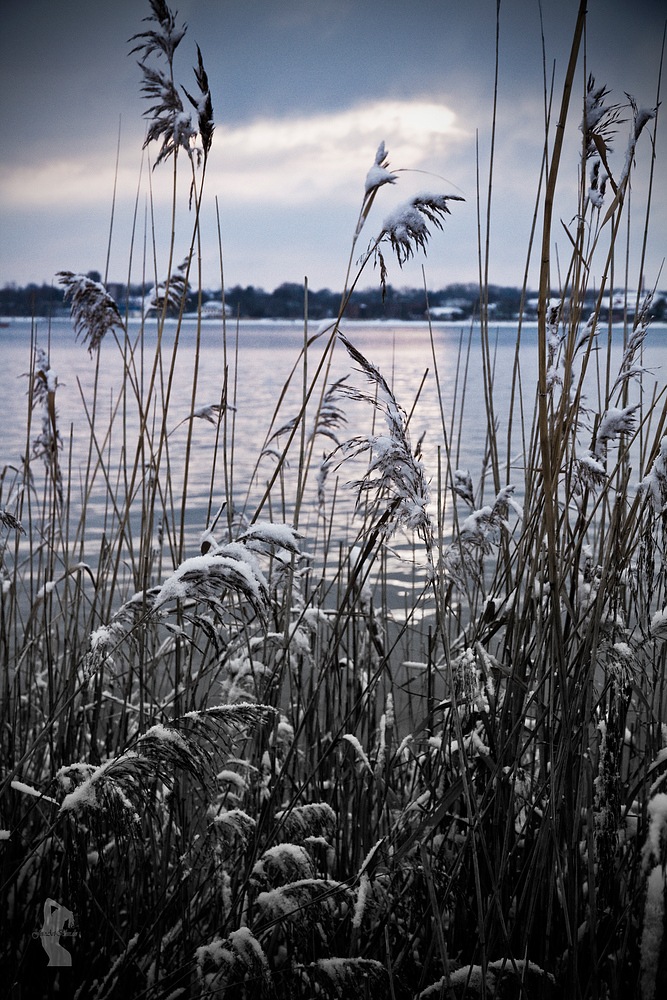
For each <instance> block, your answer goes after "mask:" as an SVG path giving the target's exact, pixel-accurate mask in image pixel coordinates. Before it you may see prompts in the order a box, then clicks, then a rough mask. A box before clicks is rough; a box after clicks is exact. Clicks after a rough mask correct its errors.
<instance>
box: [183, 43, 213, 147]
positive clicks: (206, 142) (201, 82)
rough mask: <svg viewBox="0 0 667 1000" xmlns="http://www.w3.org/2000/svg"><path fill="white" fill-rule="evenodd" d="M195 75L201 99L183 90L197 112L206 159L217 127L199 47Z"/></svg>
mask: <svg viewBox="0 0 667 1000" xmlns="http://www.w3.org/2000/svg"><path fill="white" fill-rule="evenodd" d="M194 73H195V79H196V81H197V86H198V87H199V97H192V95H191V94H189V93H188V91H187V90H185V87H183V90H184V92H185V94H186V96H187V98H188V100H189V101H190V103H191V104H192V106H193V108H194V109H195V110H196V112H197V126H198V128H199V135H200V136H201V142H202V148H203V151H204V159H206V157H207V156H208V154H209V152H210V149H211V143H212V142H213V131H214V129H215V125H214V123H213V104H212V102H211V90H210V87H209V83H208V76H207V75H206V70H205V69H204V60H203V59H202V54H201V49H200V48H199V46H197V67H196V69H195V71H194Z"/></svg>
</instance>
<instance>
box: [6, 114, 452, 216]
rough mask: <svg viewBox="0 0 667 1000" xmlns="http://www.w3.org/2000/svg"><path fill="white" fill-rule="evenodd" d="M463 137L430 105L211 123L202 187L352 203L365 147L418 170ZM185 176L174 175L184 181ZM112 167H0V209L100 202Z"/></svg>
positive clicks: (129, 173)
mask: <svg viewBox="0 0 667 1000" xmlns="http://www.w3.org/2000/svg"><path fill="white" fill-rule="evenodd" d="M468 138H469V135H468V133H467V132H466V131H465V130H464V129H462V128H461V127H460V125H459V124H458V123H457V116H456V114H455V113H454V111H452V110H451V109H450V108H449V107H447V106H445V105H444V104H439V103H435V102H433V101H416V100H412V101H392V100H384V101H376V102H372V103H366V104H363V105H359V106H357V107H353V108H350V109H348V110H346V111H337V112H331V113H320V114H316V115H311V116H308V117H299V118H296V117H290V118H282V119H260V120H256V121H254V122H252V123H250V124H249V125H244V126H241V127H237V128H230V127H226V126H224V125H219V126H218V127H217V129H216V132H215V136H214V146H213V151H212V153H211V158H210V161H209V172H208V178H207V187H208V190H209V191H216V192H220V193H221V194H222V195H223V197H224V199H225V200H226V201H227V202H228V203H229V202H230V201H233V202H237V203H239V204H253V205H257V204H264V205H271V204H274V205H289V204H292V205H294V204H304V203H308V202H316V201H317V200H318V199H320V198H321V197H322V196H325V195H326V196H327V197H328V198H331V197H335V198H336V199H339V200H343V201H345V202H350V201H357V200H359V198H360V196H361V192H362V190H363V182H364V178H365V176H366V171H367V170H368V169H369V167H370V165H371V163H372V162H373V155H374V153H375V149H376V148H377V146H378V145H379V143H380V142H381V141H383V140H384V141H385V142H386V144H387V148H388V149H389V151H390V156H391V164H392V167H394V168H396V167H403V168H412V169H414V168H420V167H424V166H425V165H427V164H428V163H430V162H432V161H433V159H434V158H437V159H438V161H439V162H441V161H442V159H443V156H444V155H445V154H446V152H447V149H448V148H450V147H451V146H452V145H453V144H458V143H460V142H461V140H466V139H468ZM136 163H137V156H136V151H135V152H134V153H132V154H129V153H125V154H123V156H122V159H121V165H120V169H119V175H118V193H119V195H120V196H121V197H122V195H123V194H125V195H127V196H129V195H132V196H133V195H134V193H135V191H136V185H137V174H136ZM187 172H188V171H187V169H186V170H185V171H184V174H185V173H187ZM113 180H114V164H113V162H102V161H100V159H99V158H98V157H93V158H86V159H84V160H81V159H79V158H77V159H71V160H69V159H66V158H62V157H61V158H59V159H58V160H52V161H46V162H44V161H43V162H40V163H39V164H34V165H30V164H25V163H24V164H22V165H21V167H20V168H6V169H5V170H4V171H3V174H2V176H0V202H2V203H3V204H4V205H6V206H11V207H13V208H15V209H16V208H20V207H24V208H35V207H40V206H54V205H55V204H59V205H61V206H63V205H74V204H77V205H82V204H91V203H93V202H98V201H99V200H100V199H102V200H107V199H109V198H110V195H111V191H112V189H113ZM170 183H171V178H170V171H169V170H165V169H162V170H160V169H158V170H157V171H155V173H154V174H153V180H152V186H153V195H154V197H155V199H156V200H157V201H162V200H165V199H168V198H169V197H170Z"/></svg>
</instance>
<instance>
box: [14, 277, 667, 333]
mask: <svg viewBox="0 0 667 1000" xmlns="http://www.w3.org/2000/svg"><path fill="white" fill-rule="evenodd" d="M88 277H90V278H92V279H93V280H96V281H99V280H100V275H99V272H97V271H90V272H89V273H88ZM106 287H107V290H108V291H109V293H110V294H111V295H112V296H113V298H114V299H115V300H116V302H117V303H118V306H119V308H120V311H121V314H123V313H124V312H125V309H126V308H127V309H129V311H130V314H132V313H134V314H135V315H136V314H137V312H141V311H142V310H143V309H144V308H145V306H146V305H147V304H148V302H149V301H150V298H151V293H152V289H153V286H152V284H144V285H140V284H139V285H134V284H133V285H130V286H129V288H128V287H127V285H124V284H122V283H120V282H109V283H108V284H107V286H106ZM556 294H557V293H556V292H554V295H556ZM340 298H341V295H340V292H335V291H331V290H330V289H328V288H322V289H319V290H318V291H312V290H310V289H309V290H308V316H309V318H310V319H312V320H322V319H327V318H329V317H333V316H337V315H338V309H339V306H340ZM589 298H590V302H588V301H587V302H586V303H585V305H586V306H588V307H589V308H591V309H592V308H593V306H594V294H593V293H592V292H591V293H590V296H589ZM211 300H214V301H221V292H220V290H219V289H218V290H217V291H211V290H206V291H203V292H202V301H203V302H207V301H211ZM197 302H198V293H197V292H195V291H193V290H192V289H189V290H188V295H187V298H186V302H185V312H193V311H195V310H196V309H197ZM488 302H489V308H490V311H491V315H492V317H493V318H494V319H497V320H511V319H515V318H517V317H518V314H519V311H520V309H521V289H519V288H514V287H511V286H504V285H489V286H488ZM225 305H226V311H227V314H228V315H229V316H231V317H237V316H238V317H240V318H241V319H301V318H302V317H303V315H304V305H305V295H304V287H303V285H300V284H297V283H296V282H284V283H283V284H281V285H279V286H278V287H277V288H275V289H274V290H273V291H272V292H266V291H265V290H264V289H263V288H257V287H255V286H254V285H247V286H246V287H245V288H244V287H242V286H241V285H235V286H234V287H233V288H231V289H229V290H226V291H225ZM625 308H626V306H625V304H624V303H621V302H616V300H615V299H614V303H613V311H614V314H615V315H616V314H617V313H620V314H621V315H622V314H623V312H624V310H625ZM428 309H429V310H430V312H431V315H432V316H433V317H434V318H436V319H469V318H471V317H474V316H475V315H476V314H477V313H478V312H479V286H478V285H477V284H475V283H469V284H461V283H458V284H450V285H447V286H446V287H445V288H442V289H440V290H438V291H435V292H429V298H428ZM627 310H628V313H629V314H632V312H633V311H634V302H631V301H629V302H628V303H627ZM535 311H536V299H535V297H534V293H531V292H528V293H527V294H526V296H525V300H524V312H525V313H526V314H528V315H530V314H531V313H532V312H535ZM0 315H2V316H24V317H25V316H36V317H46V316H63V315H69V306H68V304H67V303H66V302H65V301H64V290H63V289H62V288H60V287H58V286H56V285H51V284H46V283H43V284H41V285H37V284H34V283H31V284H28V285H26V286H24V287H18V286H17V285H15V284H14V283H11V284H6V285H5V286H4V288H2V289H0ZM426 315H427V302H426V296H425V294H424V290H423V289H415V288H400V289H398V288H394V287H393V286H392V285H388V286H387V288H386V293H385V296H384V298H383V296H382V291H381V289H380V288H379V287H378V288H365V289H362V290H359V291H354V292H353V293H352V295H351V296H350V301H349V303H348V306H347V308H346V311H345V316H346V317H347V318H348V319H388V320H390V319H392V320H421V319H424V318H425V317H426ZM651 315H652V318H653V319H654V320H657V321H661V320H664V319H665V318H667V295H666V294H665V293H659V294H658V295H656V296H655V297H654V301H653V305H652V309H651Z"/></svg>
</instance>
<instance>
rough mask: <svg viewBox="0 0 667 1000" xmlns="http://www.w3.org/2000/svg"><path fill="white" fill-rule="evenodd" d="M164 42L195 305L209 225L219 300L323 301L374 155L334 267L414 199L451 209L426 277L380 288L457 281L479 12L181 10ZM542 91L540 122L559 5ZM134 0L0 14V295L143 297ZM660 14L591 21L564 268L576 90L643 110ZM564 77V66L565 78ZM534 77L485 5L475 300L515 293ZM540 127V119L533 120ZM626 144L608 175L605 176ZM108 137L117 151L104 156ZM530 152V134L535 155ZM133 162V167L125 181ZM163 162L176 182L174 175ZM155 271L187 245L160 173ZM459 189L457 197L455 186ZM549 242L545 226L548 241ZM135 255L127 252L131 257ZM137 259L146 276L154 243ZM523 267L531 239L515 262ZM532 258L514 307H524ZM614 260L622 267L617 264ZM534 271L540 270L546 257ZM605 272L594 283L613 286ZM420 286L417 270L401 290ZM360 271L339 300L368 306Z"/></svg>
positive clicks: (559, 55) (422, 260) (665, 8)
mask: <svg viewBox="0 0 667 1000" xmlns="http://www.w3.org/2000/svg"><path fill="white" fill-rule="evenodd" d="M170 6H171V7H172V9H177V10H178V21H179V22H185V23H186V24H187V32H186V34H185V36H184V38H183V40H182V42H181V43H180V45H179V47H178V49H177V51H176V56H175V68H176V76H177V79H178V80H179V81H180V83H181V84H182V85H184V86H185V87H186V88H187V89H188V90H189V91H190V92H191V93H192V92H193V88H194V86H195V81H194V76H193V69H192V68H193V66H194V65H195V63H196V44H197V43H198V44H199V46H200V48H201V51H202V56H203V59H204V65H205V67H206V71H207V73H208V77H209V83H210V89H211V94H212V100H213V110H214V119H215V123H216V130H215V134H214V140H213V147H212V150H211V155H210V158H209V163H208V167H207V176H206V183H205V191H204V198H203V202H202V226H201V236H202V239H201V257H202V275H203V284H204V286H205V287H209V288H215V287H218V288H219V287H220V282H221V277H220V273H221V272H220V253H219V240H218V229H217V221H216V220H217V217H218V216H219V220H220V238H221V243H222V256H223V262H224V280H225V284H226V286H227V287H232V286H234V285H236V284H241V285H244V286H246V285H255V286H259V287H263V288H265V289H267V290H271V289H273V288H274V287H276V286H277V285H279V284H280V283H282V282H285V281H290V282H299V283H301V282H303V280H304V278H307V279H308V282H309V285H310V287H311V288H314V289H318V288H324V287H327V288H331V289H332V290H336V289H340V288H342V286H343V282H344V278H345V272H346V267H347V261H348V257H349V255H350V248H351V241H352V235H353V233H354V229H355V225H356V221H357V216H358V212H359V207H360V204H361V200H362V196H363V191H364V180H365V176H366V173H367V171H368V169H369V168H370V166H371V164H372V163H373V160H374V156H375V152H376V149H377V147H378V145H379V143H380V142H381V141H384V142H385V143H386V147H387V150H388V154H389V162H390V167H391V169H392V170H398V171H400V172H398V175H397V176H398V179H397V182H396V183H395V184H393V185H386V186H385V187H383V188H382V189H381V190H380V191H379V192H378V196H377V198H376V201H375V205H374V207H373V210H372V212H371V215H370V217H369V219H368V221H367V223H366V228H365V230H364V233H363V234H362V237H361V238H360V240H359V242H358V244H357V248H356V256H357V257H358V255H359V254H360V253H361V252H362V251H363V250H364V249H365V247H366V246H367V245H368V244H369V242H370V241H371V239H372V238H373V237H374V236H376V235H377V233H378V232H380V230H381V228H382V223H383V220H384V219H385V218H386V217H387V216H388V215H389V213H390V212H391V211H392V210H393V209H394V208H395V207H396V206H397V205H398V204H399V203H401V202H404V201H406V200H407V199H409V198H411V197H413V196H414V195H415V194H417V193H419V192H423V191H429V192H435V193H441V194H442V193H444V194H456V195H459V196H462V197H464V198H465V201H464V202H453V203H450V204H451V215H450V216H449V217H448V218H447V220H446V221H445V224H444V227H443V231H442V232H434V234H433V237H432V239H431V241H430V243H429V247H428V253H427V256H426V257H424V256H423V254H420V255H418V257H417V258H416V259H415V260H413V261H411V262H410V263H409V264H408V265H406V266H405V267H404V268H403V269H400V268H399V266H398V264H397V262H396V261H395V260H394V261H393V262H389V261H388V263H389V281H390V282H391V284H393V285H394V286H395V287H401V286H411V287H417V286H421V285H422V283H423V280H424V277H423V275H425V278H426V282H427V285H428V286H429V288H431V289H438V288H442V287H444V286H445V285H447V284H450V283H453V282H475V281H477V279H478V274H479V255H478V207H477V202H478V197H477V187H478V183H479V190H480V199H481V209H480V214H481V220H482V232H483V233H484V231H485V225H486V201H487V194H488V188H489V165H490V152H491V133H492V121H493V100H494V60H495V43H496V3H495V0H410V2H407V0H180V2H178V3H174V4H171V5H170ZM542 8H543V10H542V17H543V27H544V55H545V63H546V74H547V79H548V81H549V82H550V81H551V78H552V73H553V79H554V100H553V103H554V108H555V109H557V108H558V107H559V105H560V99H561V92H562V83H563V79H564V76H565V71H566V67H567V62H568V58H569V54H570V47H571V41H572V34H573V30H574V25H575V22H576V15H577V10H578V2H577V0H559V2H558V3H555V2H553V0H543V3H542ZM149 13H150V8H149V4H148V2H147V0H114V2H113V3H108V2H107V0H104V2H103V0H85V2H84V0H59V2H58V3H54V2H53V0H22V2H21V3H16V2H15V0H0V14H1V17H2V25H3V28H2V32H1V33H0V95H1V96H0V116H1V121H0V126H1V128H2V133H1V134H2V135H3V136H4V137H5V138H4V141H3V143H2V145H1V147H0V286H1V285H5V284H7V283H9V282H15V283H17V284H20V285H22V284H26V283H27V282H30V281H34V282H37V283H41V282H42V281H46V282H51V281H52V280H54V275H55V273H56V272H57V271H59V270H72V271H80V272H83V273H86V272H87V271H89V270H98V271H100V272H101V273H102V274H104V273H105V271H106V261H107V251H108V243H109V229H110V219H111V210H112V198H113V191H114V178H115V173H116V171H115V168H116V157H117V150H118V171H117V177H116V198H115V206H114V215H113V229H112V239H111V249H110V254H109V268H108V279H109V281H127V278H128V273H129V274H130V275H131V279H132V281H141V279H142V273H143V268H144V260H145V268H146V274H147V277H148V280H152V276H153V274H154V270H155V266H154V260H156V261H157V271H158V277H159V278H163V277H164V276H165V275H164V271H165V269H166V267H167V262H168V246H169V234H170V228H171V184H172V167H171V161H169V162H168V163H163V164H159V165H158V166H157V167H156V168H155V169H152V163H154V161H155V158H156V155H157V149H156V147H155V146H154V144H153V145H152V146H150V147H149V149H148V150H147V151H146V152H142V145H143V140H144V137H145V133H146V127H147V122H146V118H145V117H144V112H145V110H146V108H147V107H148V102H146V100H145V99H143V98H142V96H141V93H140V84H141V71H140V69H139V67H138V65H137V56H136V55H130V54H129V50H130V49H131V48H132V45H131V44H130V43H129V42H128V39H129V38H130V36H131V35H133V34H135V33H136V32H139V31H142V30H145V28H146V27H147V26H146V25H144V24H142V18H144V17H146V16H147V15H148V14H149ZM666 17H667V4H666V3H665V0H590V2H589V5H588V19H587V26H586V37H585V45H584V46H582V52H581V57H580V64H579V68H578V72H577V76H576V78H575V87H574V93H573V98H572V103H571V108H570V113H569V117H568V124H567V130H566V138H565V143H564V150H563V157H562V163H561V172H560V174H559V186H558V190H557V199H556V208H555V215H554V222H555V225H554V241H555V243H556V244H557V248H558V260H559V261H561V260H562V261H563V262H565V260H566V257H567V245H568V237H567V235H566V233H565V229H564V226H570V224H571V223H572V221H573V216H574V213H575V211H576V204H577V201H576V192H577V183H578V180H577V174H578V169H579V166H580V141H581V133H580V131H579V128H578V126H579V123H580V121H581V114H582V112H581V108H582V99H583V93H584V87H585V79H586V74H588V73H593V74H594V76H595V78H596V80H597V82H598V83H600V84H605V85H606V86H607V87H608V88H609V90H610V91H611V95H610V100H611V101H613V102H617V103H623V102H626V100H627V99H626V97H625V92H627V93H630V94H632V95H633V96H634V97H635V98H636V100H637V102H638V103H639V104H640V105H646V106H653V105H655V103H656V95H657V86H658V72H659V66H660V54H661V45H662V39H663V30H664V24H665V18H666ZM584 64H585V65H584ZM543 81H544V64H543V46H542V38H541V27H540V7H539V4H538V0H501V3H500V17H499V70H498V92H497V119H496V140H495V149H494V159H493V178H492V180H493V184H492V199H491V212H490V234H489V236H490V243H489V246H490V250H489V280H490V281H491V282H492V283H496V284H504V285H520V284H521V283H522V280H523V274H524V269H525V266H526V255H527V249H528V245H529V239H530V231H531V222H532V218H533V212H534V207H535V198H536V193H537V187H538V181H539V171H540V162H541V158H542V151H543V145H544V114H545V111H544V105H545V99H544V82H543ZM555 117H556V111H554V119H555ZM658 124H659V127H658V133H657V141H656V154H657V164H658V165H657V166H656V171H655V178H654V190H653V195H652V203H651V216H650V226H649V231H648V241H647V252H646V264H645V281H646V284H647V286H652V285H653V284H654V283H655V282H656V281H658V280H659V285H660V286H662V287H665V286H667V279H666V278H665V276H664V274H663V275H662V277H661V278H660V279H658V276H659V272H660V267H661V263H662V260H663V258H664V257H665V255H666V252H667V190H666V185H665V180H664V178H665V176H667V171H665V163H666V162H667V142H666V140H665V129H664V124H665V123H664V121H663V120H662V119H659V122H658ZM650 131H652V129H650V130H646V131H645V133H644V134H643V135H642V137H641V139H640V142H639V145H638V150H637V168H636V173H635V175H634V180H633V189H632V203H631V204H632V214H631V225H630V232H629V237H628V239H629V256H628V259H629V267H630V275H631V277H630V283H631V284H633V283H635V282H636V280H637V279H636V274H637V270H638V262H639V254H640V251H641V242H642V236H643V229H644V217H645V203H646V191H647V182H648V176H649V168H650V161H651V137H650V134H649V133H650ZM627 132H628V125H627V123H625V124H622V125H620V126H619V132H618V136H617V138H616V141H615V142H614V143H613V144H612V145H613V154H612V156H611V158H610V165H611V169H612V173H613V172H614V170H616V171H618V172H620V169H621V166H622V163H623V158H624V151H625V146H626V142H627ZM119 135H120V144H119V143H118V140H119ZM551 135H552V137H553V129H552V133H551ZM146 153H148V156H149V157H150V161H151V165H148V162H147V158H146ZM181 161H182V162H181ZM179 164H180V169H181V176H180V182H179V190H178V206H179V208H178V212H177V222H176V242H175V247H176V249H175V254H176V257H177V258H178V259H182V258H183V256H185V253H186V252H187V249H188V247H189V244H190V239H191V231H192V221H193V219H192V213H191V212H189V211H188V187H189V180H188V167H187V163H186V162H185V160H184V158H179ZM477 178H479V181H478V180H477ZM561 220H562V223H563V225H561ZM133 232H134V237H133ZM153 233H154V235H155V239H154V243H155V257H154V252H153V236H152V234H153ZM538 248H539V239H538ZM537 256H538V253H537V252H534V253H533V257H534V258H535V262H534V263H533V264H532V265H531V269H530V272H529V274H530V280H529V284H530V285H532V287H535V286H536V284H537V266H538V265H537ZM624 256H625V255H624V254H621V257H622V258H624ZM554 259H555V254H554ZM625 266H626V265H625V260H624V259H620V260H619V261H618V263H617V265H616V267H617V273H620V272H621V271H622V270H623V269H624V268H625ZM422 268H423V271H422ZM377 282H378V275H377V273H373V270H372V267H371V265H368V268H367V271H366V273H365V274H364V275H363V276H362V279H361V281H360V287H366V286H372V285H374V284H377Z"/></svg>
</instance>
